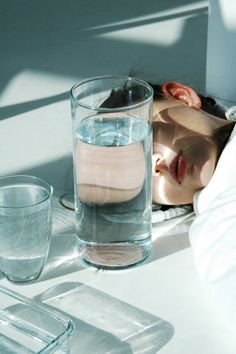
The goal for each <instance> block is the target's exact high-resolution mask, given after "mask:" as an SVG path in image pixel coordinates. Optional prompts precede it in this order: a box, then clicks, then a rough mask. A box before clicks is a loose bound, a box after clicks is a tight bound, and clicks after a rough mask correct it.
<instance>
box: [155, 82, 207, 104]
mask: <svg viewBox="0 0 236 354" xmlns="http://www.w3.org/2000/svg"><path fill="white" fill-rule="evenodd" d="M161 89H162V92H163V93H164V94H165V95H167V96H172V97H174V98H176V99H177V100H179V101H181V102H182V103H184V104H186V105H188V106H190V107H193V108H196V109H200V108H201V100H200V98H199V96H198V95H197V93H196V92H195V91H194V90H193V89H191V88H190V87H188V86H185V85H183V84H180V83H179V82H165V83H164V84H163V85H162V87H161Z"/></svg>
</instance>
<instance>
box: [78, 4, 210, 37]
mask: <svg viewBox="0 0 236 354" xmlns="http://www.w3.org/2000/svg"><path fill="white" fill-rule="evenodd" d="M207 13H208V6H205V7H203V8H200V9H195V10H188V11H181V12H178V13H175V14H171V15H164V16H162V15H161V16H158V15H157V16H155V17H151V18H148V19H143V20H141V19H140V20H132V19H131V20H130V21H129V22H125V23H117V24H115V25H106V24H105V25H101V26H97V27H96V26H95V27H91V28H85V29H82V30H81V31H80V34H81V36H84V35H88V36H98V35H100V34H104V33H107V32H109V33H110V32H113V31H120V30H126V29H129V28H133V27H139V26H144V25H150V24H153V23H158V22H164V21H170V20H173V19H177V18H182V17H194V16H201V15H205V14H207Z"/></svg>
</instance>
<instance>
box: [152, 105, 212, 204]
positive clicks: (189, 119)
mask: <svg viewBox="0 0 236 354" xmlns="http://www.w3.org/2000/svg"><path fill="white" fill-rule="evenodd" d="M153 108H154V116H153V121H154V123H153V202H154V203H155V202H156V203H160V204H188V203H192V202H193V195H194V193H195V192H197V191H198V190H200V189H202V188H203V187H205V186H206V185H207V184H208V183H209V181H210V179H211V177H212V175H213V173H214V170H215V166H216V161H217V147H216V145H215V144H214V143H213V142H212V140H211V138H210V136H211V133H212V130H213V129H214V127H215V125H214V118H212V116H209V115H208V114H206V113H204V112H203V111H200V110H196V109H194V108H191V107H188V106H186V105H184V104H182V103H180V102H178V101H177V100H175V99H172V98H164V99H163V100H161V101H160V102H156V101H154V107H153ZM216 119H217V118H216Z"/></svg>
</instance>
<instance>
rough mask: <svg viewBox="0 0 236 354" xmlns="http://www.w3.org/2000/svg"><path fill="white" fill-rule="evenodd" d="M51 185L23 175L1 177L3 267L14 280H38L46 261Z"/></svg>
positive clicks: (0, 258)
mask: <svg viewBox="0 0 236 354" xmlns="http://www.w3.org/2000/svg"><path fill="white" fill-rule="evenodd" d="M51 196H52V186H50V185H49V184H48V183H47V182H45V181H44V180H42V179H40V178H37V177H33V176H24V175H15V176H7V177H2V178H0V243H1V247H0V269H1V271H2V273H3V274H4V275H5V276H6V278H7V279H8V280H10V281H12V282H15V283H26V282H32V281H34V280H36V279H37V278H38V277H39V275H40V274H41V272H42V270H43V267H44V265H45V263H46V259H47V255H48V249H49V243H50V236H51V229H52V212H51Z"/></svg>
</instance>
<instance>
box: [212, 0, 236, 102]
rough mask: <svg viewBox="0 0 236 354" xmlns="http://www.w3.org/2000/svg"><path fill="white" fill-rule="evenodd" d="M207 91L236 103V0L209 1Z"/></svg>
mask: <svg viewBox="0 0 236 354" xmlns="http://www.w3.org/2000/svg"><path fill="white" fill-rule="evenodd" d="M206 93H207V94H209V95H212V96H214V97H216V98H220V99H221V101H222V102H223V103H224V104H225V105H226V106H227V107H230V106H232V105H233V104H235V103H236V1H235V0H210V11H209V23H208V45H207V75H206Z"/></svg>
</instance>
